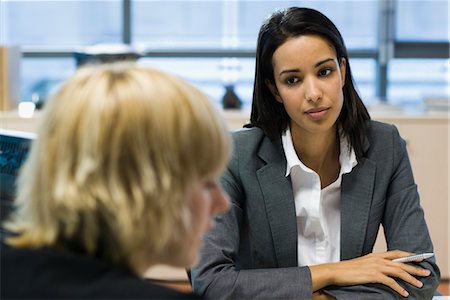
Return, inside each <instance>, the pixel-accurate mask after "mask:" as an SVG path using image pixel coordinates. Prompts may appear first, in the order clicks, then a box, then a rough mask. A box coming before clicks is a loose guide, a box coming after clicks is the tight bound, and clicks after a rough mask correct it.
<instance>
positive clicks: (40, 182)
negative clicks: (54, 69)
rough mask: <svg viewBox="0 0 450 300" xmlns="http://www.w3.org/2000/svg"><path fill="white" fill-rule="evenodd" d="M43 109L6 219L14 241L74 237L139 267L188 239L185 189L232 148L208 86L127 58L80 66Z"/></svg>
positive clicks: (221, 163)
mask: <svg viewBox="0 0 450 300" xmlns="http://www.w3.org/2000/svg"><path fill="white" fill-rule="evenodd" d="M44 110H45V114H44V115H43V119H42V123H41V124H40V128H39V131H38V138H37V140H35V141H34V143H33V145H32V150H31V153H30V156H29V159H28V160H27V161H26V163H25V165H24V168H23V170H22V172H21V174H20V176H19V180H18V197H17V206H18V210H17V213H16V215H15V216H13V219H12V220H11V221H10V222H9V223H7V224H6V227H7V228H8V229H10V230H11V231H13V232H15V233H16V235H15V236H13V237H11V238H9V239H8V243H9V244H11V245H13V246H16V247H43V246H50V247H59V246H61V245H65V243H66V242H69V243H71V242H75V243H76V244H78V245H80V246H81V247H82V249H83V250H84V251H86V252H88V253H91V254H95V255H99V256H102V257H104V258H106V259H108V260H111V261H113V262H116V263H121V264H126V265H127V266H129V267H130V268H131V269H133V270H137V269H138V268H139V264H141V263H142V260H143V258H144V257H148V256H149V255H150V256H152V255H154V256H158V255H159V254H160V253H161V252H164V249H165V247H166V246H167V245H168V244H169V243H173V241H174V240H175V241H176V240H181V239H182V236H181V235H182V234H183V233H184V232H186V231H188V230H189V222H190V213H189V209H188V203H187V199H186V192H187V191H188V190H189V188H190V187H192V186H193V184H194V183H196V182H198V181H199V180H202V179H204V178H205V177H207V176H211V175H214V176H217V175H219V173H220V172H221V171H222V170H223V168H224V167H225V165H226V163H227V161H228V158H229V155H230V147H231V145H230V143H231V141H230V137H229V133H228V130H227V128H226V125H225V123H224V121H223V119H222V118H221V116H219V113H218V112H217V110H216V109H215V108H214V107H213V105H212V104H211V103H210V101H209V99H208V98H207V97H206V96H205V95H204V94H202V93H201V92H200V91H199V90H197V89H196V88H194V87H193V86H191V85H189V84H188V83H186V82H184V81H183V80H181V79H179V78H176V77H173V76H170V75H168V74H165V73H163V72H160V71H157V70H153V69H150V68H144V67H139V66H137V65H134V64H130V63H118V64H117V63H116V64H111V65H101V66H88V67H84V68H81V69H80V70H78V71H77V72H76V73H75V74H74V76H72V77H71V78H70V79H69V80H68V81H67V82H65V84H63V86H62V87H61V89H60V90H59V91H58V92H57V93H56V94H55V96H54V97H53V98H52V99H50V100H49V101H48V102H47V103H46V105H45V108H44Z"/></svg>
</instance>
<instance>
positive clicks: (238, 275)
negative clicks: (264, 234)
mask: <svg viewBox="0 0 450 300" xmlns="http://www.w3.org/2000/svg"><path fill="white" fill-rule="evenodd" d="M235 145H236V148H235V151H234V153H233V157H232V158H231V161H230V162H229V165H228V168H227V170H226V171H225V173H224V175H223V176H222V178H221V184H222V186H223V188H224V190H225V191H226V192H227V193H228V194H229V196H230V199H231V202H232V203H231V208H230V210H229V211H228V212H226V213H224V214H221V215H220V216H218V217H216V219H215V226H214V228H213V229H212V230H211V231H210V232H209V233H208V234H207V235H206V236H205V239H204V246H203V248H202V249H201V251H200V260H199V264H198V265H197V266H195V267H194V268H193V269H192V271H191V275H192V286H193V290H194V291H195V292H196V293H198V294H200V295H203V296H205V297H206V298H211V299H261V298H272V299H275V298H278V299H310V298H311V296H312V282H311V274H310V271H309V268H307V267H302V268H300V267H287V268H276V267H274V268H259V267H258V266H256V265H254V264H252V262H251V259H252V258H251V254H250V252H251V251H249V250H248V249H242V247H245V246H243V245H242V244H243V243H240V240H241V235H242V232H241V231H242V230H245V229H243V228H245V226H244V224H243V223H244V222H246V221H245V219H246V216H245V205H244V202H245V192H244V191H243V188H242V185H241V183H240V178H239V167H240V166H239V154H238V152H239V149H238V147H239V144H238V142H236V141H235ZM243 265H245V268H244V267H242V266H243Z"/></svg>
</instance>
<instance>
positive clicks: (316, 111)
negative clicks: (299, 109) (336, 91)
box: [306, 107, 329, 120]
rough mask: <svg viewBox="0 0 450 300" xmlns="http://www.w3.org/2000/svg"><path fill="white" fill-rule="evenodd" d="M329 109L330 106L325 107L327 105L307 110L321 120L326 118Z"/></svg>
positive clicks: (313, 117) (313, 116) (314, 117)
mask: <svg viewBox="0 0 450 300" xmlns="http://www.w3.org/2000/svg"><path fill="white" fill-rule="evenodd" d="M328 110H329V108H325V107H319V108H313V109H310V110H308V111H306V114H308V115H309V116H310V117H311V118H312V119H314V120H320V119H323V118H325V116H326V114H327V112H328Z"/></svg>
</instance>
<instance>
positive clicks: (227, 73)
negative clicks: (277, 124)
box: [0, 0, 449, 106]
mask: <svg viewBox="0 0 450 300" xmlns="http://www.w3.org/2000/svg"><path fill="white" fill-rule="evenodd" d="M290 6H304V7H311V8H315V9H318V10H320V11H322V12H323V13H324V14H325V15H327V16H328V17H329V18H330V19H331V20H332V21H333V22H334V23H335V24H336V26H337V27H338V28H339V30H340V31H341V33H342V35H343V37H344V40H345V42H346V45H347V48H348V50H349V56H350V62H351V65H352V70H353V76H354V78H355V81H356V85H357V88H358V89H359V91H360V94H361V96H362V98H363V100H364V101H365V102H366V103H367V104H370V103H372V102H376V101H377V99H381V100H386V101H388V102H392V103H395V104H401V105H412V104H416V105H419V106H420V105H421V104H422V102H423V100H424V99H426V98H428V97H437V98H449V88H448V86H449V79H448V72H449V57H448V53H449V29H448V28H449V17H448V14H447V12H448V10H449V3H448V1H446V0H424V1H415V0H389V1H378V0H364V1H358V0H340V1H335V0H314V1H313V0H308V1H287V0H280V1H275V0H171V1H164V0H78V1H75V0H65V1H53V0H1V1H0V43H1V44H12V45H20V46H21V48H22V51H23V56H24V60H23V63H22V70H21V74H22V77H23V80H22V84H21V85H22V89H23V92H22V95H23V99H24V100H31V99H32V98H33V99H36V97H38V96H39V99H45V98H46V96H45V95H44V94H45V93H46V92H48V91H50V90H53V89H54V86H56V85H57V84H59V83H60V82H61V81H62V80H64V79H65V78H67V77H68V76H69V75H70V74H71V73H72V72H73V71H74V70H75V68H76V66H75V62H74V56H73V52H74V51H79V50H80V49H82V48H83V47H86V46H92V45H95V44H114V43H116V44H117V43H124V44H129V45H131V46H133V47H136V48H137V49H138V50H142V51H143V53H144V56H145V57H144V58H142V59H140V61H139V63H142V64H150V65H155V66H157V67H159V68H161V69H164V70H167V71H169V72H172V73H176V74H178V75H180V76H182V77H184V78H186V79H187V80H188V81H190V82H192V83H193V84H194V85H196V86H197V87H199V88H200V89H202V90H203V91H204V92H206V93H207V94H208V95H209V96H210V97H211V99H212V100H213V101H215V102H216V103H218V104H220V102H221V98H222V96H223V94H224V92H225V89H224V87H225V86H227V85H230V84H232V85H234V87H235V92H236V94H237V95H238V96H239V97H240V98H241V100H242V101H243V102H244V105H249V104H250V102H251V98H252V91H253V76H254V63H255V62H254V55H255V48H256V39H257V35H258V30H259V27H260V25H261V24H262V23H263V21H264V20H265V18H266V17H267V16H268V15H270V14H271V13H272V12H273V11H275V10H277V9H282V8H287V7H290ZM391 46H392V47H391ZM390 49H392V50H393V51H390Z"/></svg>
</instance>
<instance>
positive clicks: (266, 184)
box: [256, 137, 298, 267]
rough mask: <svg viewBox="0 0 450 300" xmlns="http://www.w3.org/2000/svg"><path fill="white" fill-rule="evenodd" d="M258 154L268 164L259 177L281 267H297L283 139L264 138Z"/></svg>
mask: <svg viewBox="0 0 450 300" xmlns="http://www.w3.org/2000/svg"><path fill="white" fill-rule="evenodd" d="M258 154H259V156H260V158H262V159H263V160H264V161H265V162H266V163H267V164H266V165H264V166H263V167H262V168H260V169H259V170H258V171H257V172H256V176H257V178H258V181H259V184H260V187H261V191H262V194H263V197H264V202H265V205H266V212H267V217H268V221H269V224H270V229H271V231H272V238H273V243H274V246H275V252H276V258H277V263H278V267H291V266H296V265H297V264H298V262H297V223H296V222H297V221H296V216H295V205H294V196H293V193H292V186H291V182H290V180H289V178H286V159H285V155H284V152H283V148H282V145H281V140H276V141H271V140H270V139H268V138H267V137H266V138H264V140H263V142H262V143H261V147H260V150H259V153H258Z"/></svg>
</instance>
